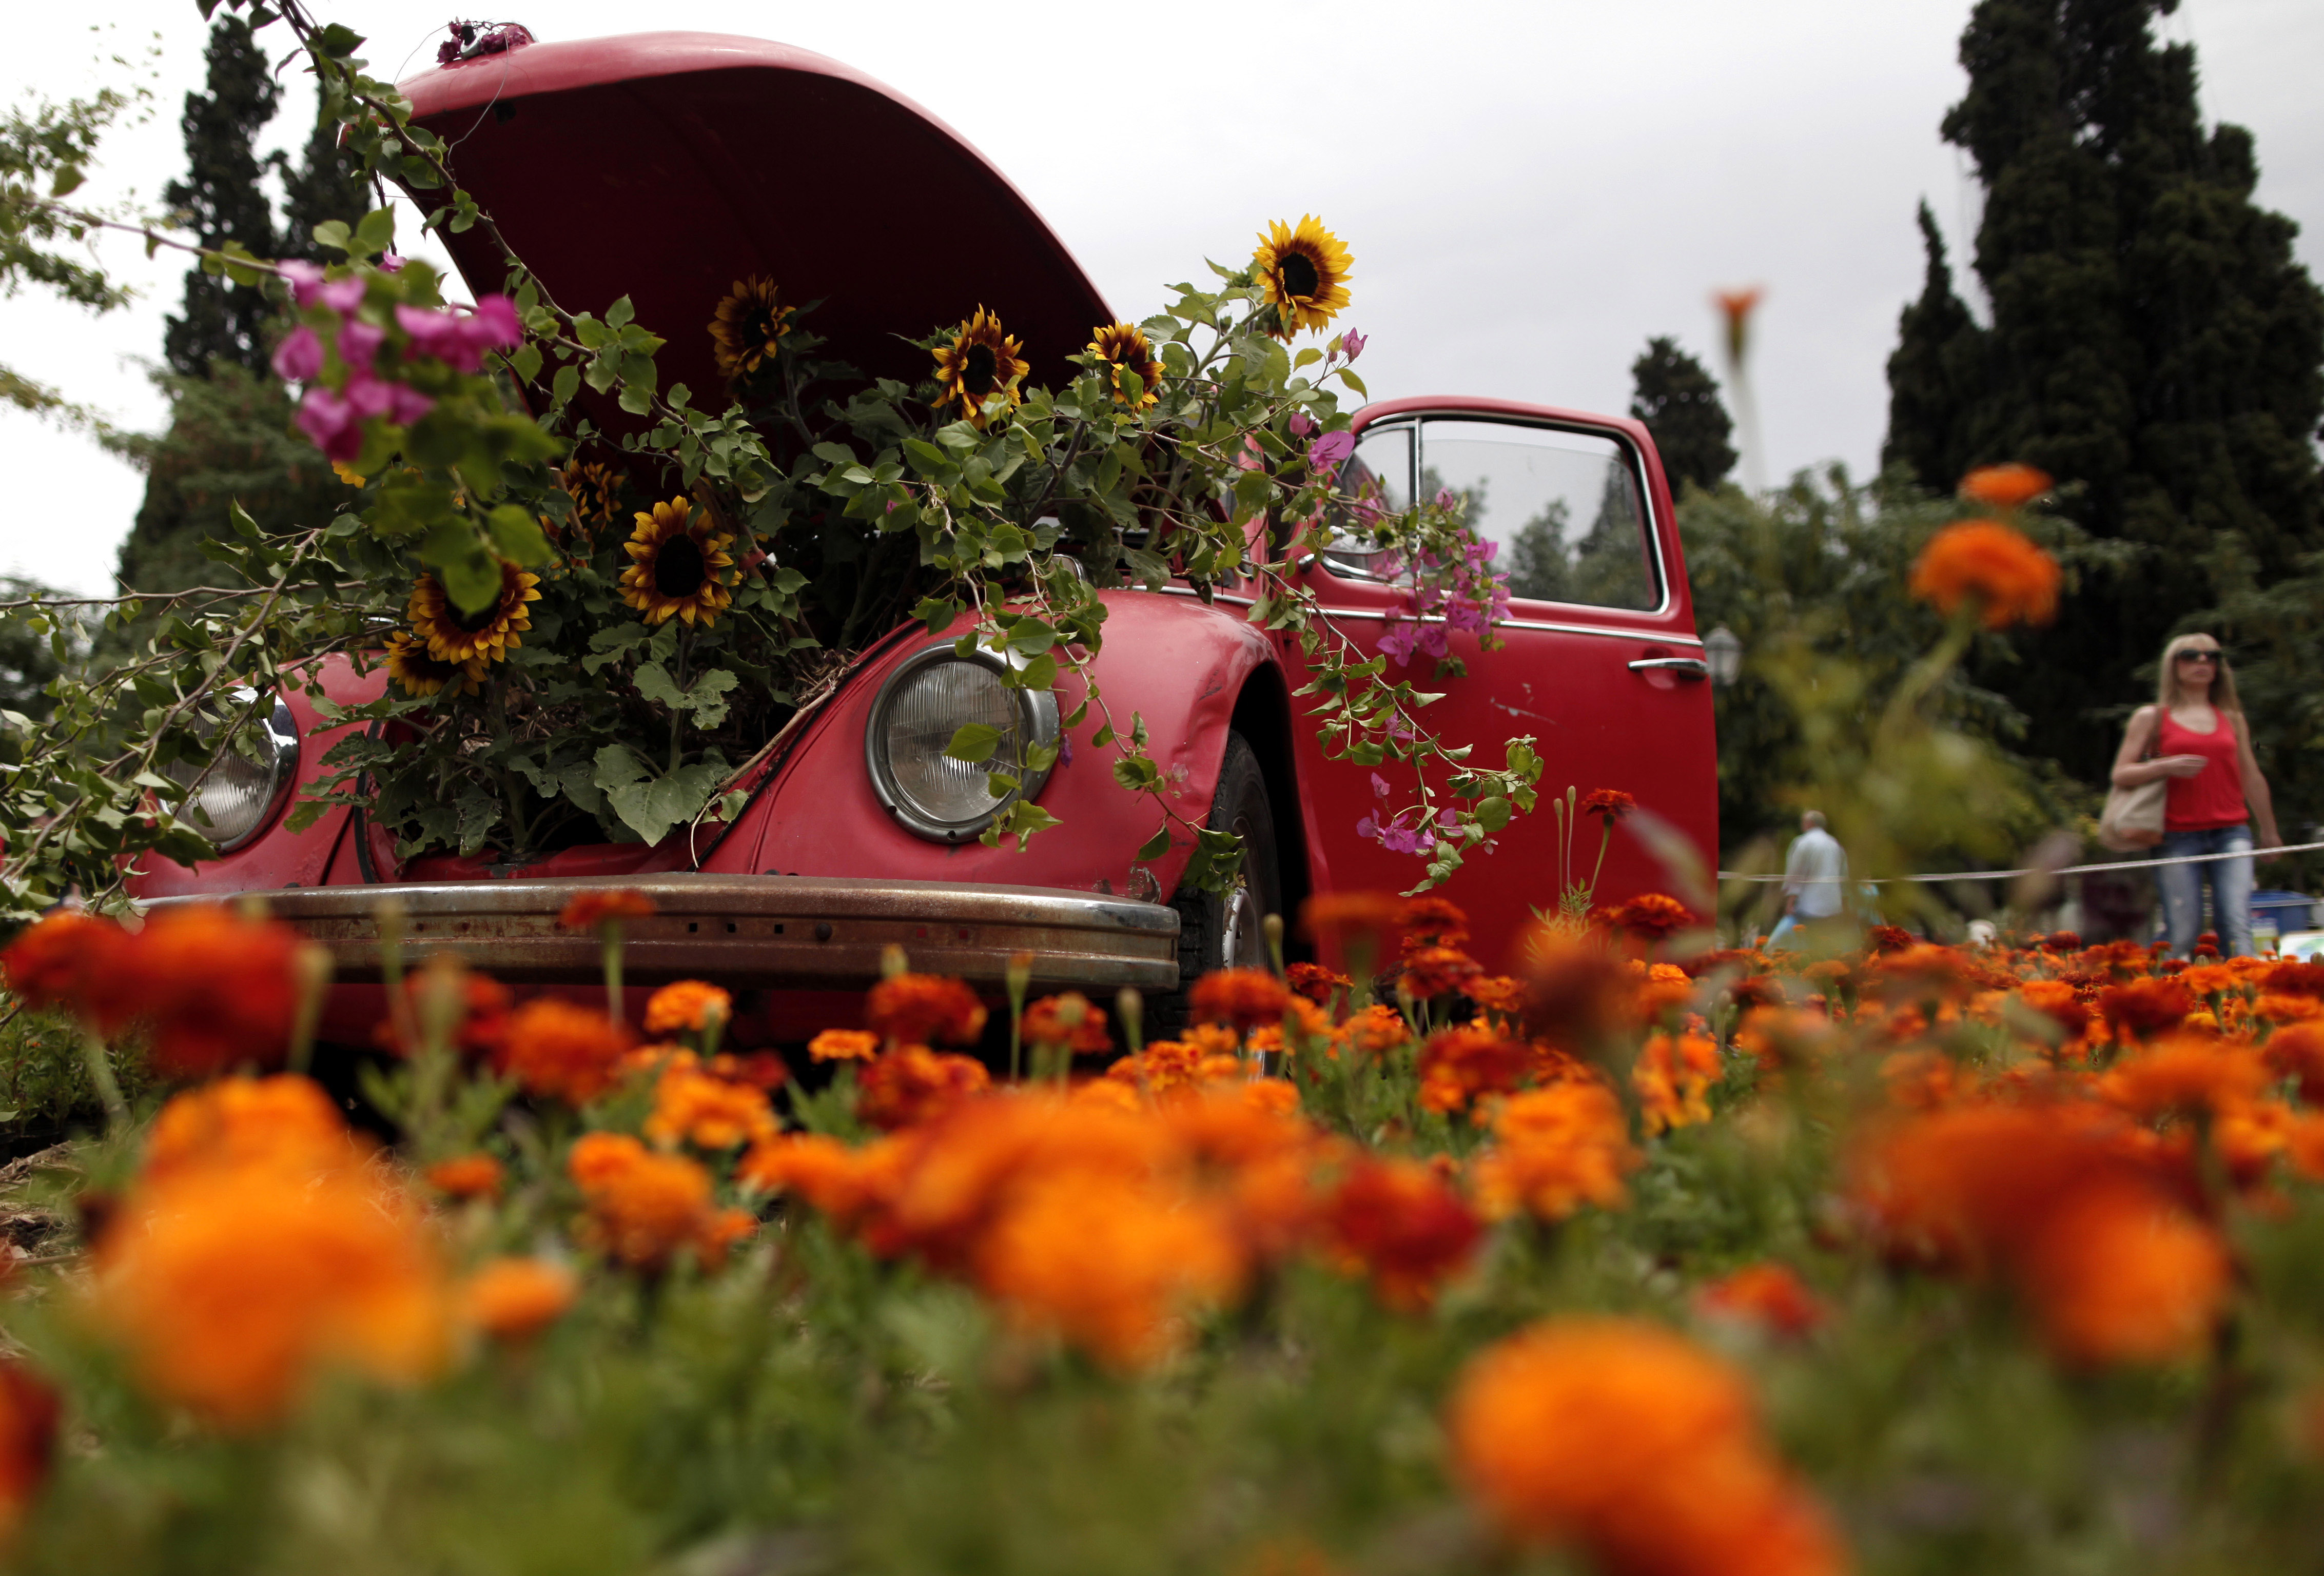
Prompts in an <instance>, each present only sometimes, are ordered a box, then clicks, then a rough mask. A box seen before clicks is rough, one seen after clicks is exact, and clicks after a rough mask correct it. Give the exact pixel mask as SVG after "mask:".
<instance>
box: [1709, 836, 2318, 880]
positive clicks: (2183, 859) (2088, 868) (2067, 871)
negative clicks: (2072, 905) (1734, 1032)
mask: <svg viewBox="0 0 2324 1576" xmlns="http://www.w3.org/2000/svg"><path fill="white" fill-rule="evenodd" d="M2319 848H2324V843H2283V844H2282V845H2280V846H2278V847H2275V848H2254V849H2247V850H2246V851H2244V852H2243V853H2180V854H2173V855H2172V856H2171V857H2170V858H2168V859H2124V860H2116V861H2112V862H2100V863H2098V864H2070V865H2065V866H2062V867H2061V868H2060V869H2057V870H2049V869H2045V868H2044V867H2043V866H2041V865H2033V866H2031V867H2029V868H2027V869H2024V870H1957V871H1939V872H1937V873H1936V874H1933V875H1918V876H1868V877H1867V878H1865V879H1864V880H1854V879H1853V878H1850V879H1849V880H1848V881H1847V883H1846V884H1848V885H1849V886H1860V887H1885V886H1892V885H1894V884H1895V883H1896V882H1898V881H2009V880H2016V879H2017V878H2018V877H2019V876H2033V875H2043V876H2080V875H2089V874H2091V873H2092V872H2094V871H2109V870H2152V869H2153V868H2154V867H2155V866H2156V865H2162V864H2205V863H2209V862H2212V861H2214V860H2221V859H2272V858H2273V857H2274V856H2275V855H2277V854H2279V853H2311V852H2313V851H2314V850H2316V849H2319ZM1719 879H1720V880H1722V881H1784V880H1791V878H1790V877H1789V876H1783V875H1773V876H1757V875H1745V874H1744V873H1742V872H1741V871H1731V870H1723V871H1720V872H1719Z"/></svg>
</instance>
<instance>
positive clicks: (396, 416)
mask: <svg viewBox="0 0 2324 1576" xmlns="http://www.w3.org/2000/svg"><path fill="white" fill-rule="evenodd" d="M387 390H388V405H387V419H389V420H390V421H392V422H394V423H395V424H396V425H397V426H398V427H409V426H410V425H411V424H412V423H413V422H415V421H417V420H419V419H420V418H421V417H422V416H425V415H427V414H428V412H429V411H430V410H434V409H436V401H435V399H434V398H433V397H432V396H430V395H428V394H423V393H421V392H420V391H419V390H418V389H415V388H412V387H410V386H409V385H408V384H404V383H390V384H388V385H387Z"/></svg>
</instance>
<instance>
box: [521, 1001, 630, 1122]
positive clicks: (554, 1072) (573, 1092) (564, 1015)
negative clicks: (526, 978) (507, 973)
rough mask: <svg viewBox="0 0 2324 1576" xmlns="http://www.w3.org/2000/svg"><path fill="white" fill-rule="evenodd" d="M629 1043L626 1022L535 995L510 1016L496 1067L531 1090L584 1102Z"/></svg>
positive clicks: (603, 1083)
mask: <svg viewBox="0 0 2324 1576" xmlns="http://www.w3.org/2000/svg"><path fill="white" fill-rule="evenodd" d="M629 1048H630V1033H629V1029H628V1028H627V1027H626V1026H625V1025H622V1024H617V1023H614V1022H613V1021H611V1020H610V1019H608V1018H606V1017H605V1015H604V1013H603V1012H599V1011H596V1010H595V1009H591V1008H586V1007H582V1006H579V1005H577V1004H576V1003H574V1002H571V1001H566V1000H559V999H558V998H557V997H553V996H543V997H538V998H536V999H535V1000H530V1001H528V1002H526V1003H525V1004H524V1005H523V1006H521V1007H520V1008H518V1009H516V1011H515V1012H514V1013H513V1014H512V1015H511V1017H510V1018H509V1028H508V1037H507V1038H506V1040H505V1041H504V1042H503V1045H502V1047H501V1058H500V1061H501V1070H502V1071H503V1072H504V1073H507V1074H510V1075H512V1077H514V1078H515V1079H516V1080H517V1082H518V1083H521V1084H523V1085H524V1087H525V1088H526V1089H527V1090H528V1091H529V1092H531V1093H534V1094H541V1095H548V1096H549V1097H550V1098H552V1099H557V1100H562V1101H565V1102H566V1103H567V1105H586V1104H587V1103H588V1102H589V1101H592V1100H595V1098H596V1097H597V1096H598V1095H600V1094H602V1093H604V1091H605V1090H606V1089H607V1088H608V1087H609V1086H610V1085H611V1084H612V1083H613V1074H614V1072H615V1070H616V1069H617V1068H618V1067H619V1066H620V1065H621V1062H622V1056H623V1055H626V1054H627V1053H628V1051H629Z"/></svg>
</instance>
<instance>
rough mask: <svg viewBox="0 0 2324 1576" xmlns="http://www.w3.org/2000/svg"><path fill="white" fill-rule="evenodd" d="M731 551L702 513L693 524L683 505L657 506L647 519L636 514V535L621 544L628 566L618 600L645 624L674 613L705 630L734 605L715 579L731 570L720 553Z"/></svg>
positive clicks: (689, 506)
mask: <svg viewBox="0 0 2324 1576" xmlns="http://www.w3.org/2000/svg"><path fill="white" fill-rule="evenodd" d="M733 545H734V538H733V536H732V535H731V534H730V533H728V532H725V531H722V530H719V529H718V527H717V522H716V521H714V520H712V519H711V517H710V514H709V512H707V511H706V510H705V511H704V512H703V513H702V515H701V517H700V518H699V519H696V516H695V509H694V504H693V503H692V502H691V501H689V500H687V499H685V498H673V499H671V500H670V501H669V502H667V503H657V504H655V505H654V506H653V512H651V513H648V512H645V511H644V510H640V511H639V512H638V528H637V530H634V531H632V532H631V534H630V539H629V540H628V541H626V542H623V543H622V551H623V552H625V553H627V554H629V555H630V557H631V558H632V560H633V562H632V564H631V565H630V567H628V568H626V569H624V570H622V601H623V602H626V603H628V604H630V605H631V606H632V607H634V608H636V609H637V610H638V611H639V612H640V613H643V614H645V615H646V622H648V623H652V624H658V623H661V622H665V621H667V620H668V619H669V616H670V615H671V614H672V613H676V614H677V615H678V617H679V618H682V619H684V620H685V621H686V622H687V623H696V622H699V623H701V624H702V625H703V626H705V628H706V627H708V626H709V625H711V624H714V623H715V622H718V615H719V614H720V613H724V612H725V611H726V609H727V606H728V605H729V604H732V603H733V600H734V592H733V588H732V587H731V586H729V585H726V584H724V582H723V581H721V580H720V579H719V572H720V571H721V570H725V569H732V568H733V567H734V560H733V558H731V557H729V556H728V554H727V551H726V549H727V548H730V547H732V546H733Z"/></svg>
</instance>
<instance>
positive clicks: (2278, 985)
mask: <svg viewBox="0 0 2324 1576" xmlns="http://www.w3.org/2000/svg"><path fill="white" fill-rule="evenodd" d="M2259 988H2260V989H2261V990H2263V991H2268V992H2269V993H2271V994H2273V995H2281V996H2315V997H2324V963H2276V964H2274V965H2273V966H2272V967H2270V968H2269V969H2268V970H2267V972H2264V973H2263V974H2262V975H2260V977H2259Z"/></svg>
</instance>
